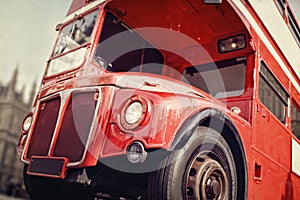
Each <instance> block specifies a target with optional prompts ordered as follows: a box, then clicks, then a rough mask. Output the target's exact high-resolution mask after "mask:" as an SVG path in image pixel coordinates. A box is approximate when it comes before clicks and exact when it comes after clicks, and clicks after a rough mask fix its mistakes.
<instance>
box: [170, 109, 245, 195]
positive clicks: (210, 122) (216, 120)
mask: <svg viewBox="0 0 300 200" xmlns="http://www.w3.org/2000/svg"><path fill="white" fill-rule="evenodd" d="M198 126H204V127H208V128H212V129H214V130H216V131H217V132H219V133H220V134H221V135H222V136H223V138H224V139H225V141H226V142H227V144H228V145H229V147H230V150H231V152H232V154H233V157H234V161H235V164H236V169H237V174H238V177H237V178H238V186H242V187H238V194H239V195H238V199H247V196H248V193H247V192H248V189H247V188H248V181H247V180H248V167H247V159H246V154H245V150H244V145H243V143H242V140H241V137H240V135H239V132H238V130H237V129H236V127H235V125H234V124H233V122H232V121H231V120H230V118H229V117H228V116H226V115H225V114H224V113H223V112H221V111H219V110H216V109H205V110H203V111H201V112H199V113H197V114H196V115H194V116H193V117H191V118H190V119H189V120H187V121H186V122H185V123H184V124H183V125H182V126H181V127H180V129H179V131H178V132H177V134H176V136H175V139H174V140H173V143H172V145H171V150H176V149H180V148H182V147H183V146H184V145H185V144H186V143H187V141H188V140H189V138H190V137H191V135H192V134H193V132H194V131H195V129H196V128H197V127H198ZM240 195H242V196H240Z"/></svg>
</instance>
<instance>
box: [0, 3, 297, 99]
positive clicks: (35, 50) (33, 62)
mask: <svg viewBox="0 0 300 200" xmlns="http://www.w3.org/2000/svg"><path fill="white" fill-rule="evenodd" d="M71 2H72V0H0V5H1V7H0V27H1V32H0V83H2V84H7V83H8V81H9V80H10V78H11V76H12V73H13V71H14V69H15V67H16V66H17V65H19V67H18V69H19V82H18V84H17V86H18V89H19V90H20V89H21V88H22V87H23V85H26V91H25V94H26V93H27V94H29V91H30V90H31V86H32V84H33V82H34V81H37V83H38V84H39V83H40V81H41V77H42V74H43V71H44V68H45V65H46V61H47V60H48V58H49V55H50V53H51V50H52V47H53V44H54V41H55V38H56V35H57V32H56V31H55V26H56V25H57V24H58V23H59V22H61V21H62V20H63V18H64V17H65V15H66V13H67V11H68V8H69V6H70V4H71ZM289 2H290V4H291V5H292V6H293V8H294V11H297V12H298V13H296V12H295V14H297V18H298V22H299V23H300V0H289Z"/></svg>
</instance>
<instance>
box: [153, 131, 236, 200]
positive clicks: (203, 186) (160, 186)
mask: <svg viewBox="0 0 300 200" xmlns="http://www.w3.org/2000/svg"><path fill="white" fill-rule="evenodd" d="M148 186H149V189H148V198H149V199H152V200H160V199H161V200H162V199H163V200H177V199H178V200H179V199H188V200H190V199H197V200H200V199H201V200H206V199H208V200H214V199H218V200H225V199H226V200H228V199H229V200H230V199H236V198H237V175H236V167H235V163H234V158H233V155H232V153H231V151H230V148H229V146H228V144H227V143H226V141H225V140H224V138H223V137H222V136H221V135H220V134H219V133H218V132H216V131H215V130H213V129H211V128H207V127H198V128H196V130H195V132H194V133H193V135H192V136H191V138H190V139H189V141H188V142H187V143H186V145H185V146H184V147H183V148H181V149H180V150H175V151H174V152H173V153H172V154H171V155H170V156H169V157H168V158H167V159H165V160H164V161H163V162H161V163H160V169H159V170H157V171H155V172H153V173H152V174H151V175H150V177H149V184H148Z"/></svg>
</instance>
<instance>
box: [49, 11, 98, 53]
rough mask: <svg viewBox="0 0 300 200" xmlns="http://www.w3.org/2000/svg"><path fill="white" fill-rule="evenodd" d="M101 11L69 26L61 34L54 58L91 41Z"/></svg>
mask: <svg viewBox="0 0 300 200" xmlns="http://www.w3.org/2000/svg"><path fill="white" fill-rule="evenodd" d="M98 13H99V10H95V11H93V12H91V13H89V14H87V15H84V16H82V17H76V19H75V21H73V22H71V23H69V24H67V25H66V26H64V27H63V28H62V30H61V31H60V33H59V37H58V40H57V43H56V45H55V48H54V52H53V56H56V55H58V54H61V53H64V52H67V51H70V50H72V49H75V48H77V47H79V46H81V45H83V44H85V43H87V42H89V41H90V38H91V34H92V32H93V29H94V26H95V23H96V19H97V16H98Z"/></svg>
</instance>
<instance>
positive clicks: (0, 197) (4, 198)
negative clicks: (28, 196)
mask: <svg viewBox="0 0 300 200" xmlns="http://www.w3.org/2000/svg"><path fill="white" fill-rule="evenodd" d="M0 200H24V199H20V198H15V197H10V196H6V195H4V194H0Z"/></svg>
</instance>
